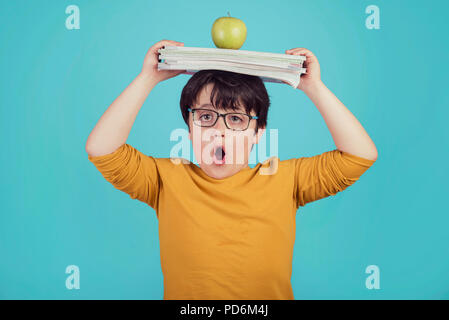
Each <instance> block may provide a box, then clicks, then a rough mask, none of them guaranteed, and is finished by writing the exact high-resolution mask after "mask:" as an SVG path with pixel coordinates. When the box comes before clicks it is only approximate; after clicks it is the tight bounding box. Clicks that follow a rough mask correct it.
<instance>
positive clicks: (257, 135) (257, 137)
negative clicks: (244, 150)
mask: <svg viewBox="0 0 449 320" xmlns="http://www.w3.org/2000/svg"><path fill="white" fill-rule="evenodd" d="M265 129H266V128H259V129H258V130H257V133H256V132H254V136H253V143H259V140H260V138H262V136H263V134H264V133H265Z"/></svg>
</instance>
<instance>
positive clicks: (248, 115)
mask: <svg viewBox="0 0 449 320" xmlns="http://www.w3.org/2000/svg"><path fill="white" fill-rule="evenodd" d="M196 110H206V111H212V112H214V113H216V114H217V118H216V119H215V122H214V123H213V124H212V125H210V126H202V125H197V124H196V123H195V121H193V124H195V125H197V126H199V127H201V128H209V127H213V126H215V124H216V123H217V121H218V119H219V118H220V117H223V121H224V123H225V126H226V128H228V129H229V130H233V131H245V130H248V128H249V124H250V123H251V120H253V119H259V117H257V116H252V115H250V114H246V113H241V112H228V113H220V112H217V111H215V110H211V109H205V108H194V109H192V108H190V107H189V108H187V111H189V112H192V114H193V116H195V111H196ZM228 114H241V115H244V116H247V117H249V121H248V125H247V126H246V128H245V129H241V130H238V129H231V128H229V126H228V123H227V121H226V116H227V115H228Z"/></svg>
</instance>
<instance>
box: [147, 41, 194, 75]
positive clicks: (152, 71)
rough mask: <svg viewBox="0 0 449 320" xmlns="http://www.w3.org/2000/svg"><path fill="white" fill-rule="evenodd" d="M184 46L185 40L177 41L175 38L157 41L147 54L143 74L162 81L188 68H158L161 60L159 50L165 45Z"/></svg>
mask: <svg viewBox="0 0 449 320" xmlns="http://www.w3.org/2000/svg"><path fill="white" fill-rule="evenodd" d="M166 45H170V46H184V43H183V42H177V41H173V40H161V41H159V42H156V43H155V44H154V45H153V46H152V47H151V48H150V49H149V50H148V52H147V54H146V55H145V59H144V62H143V67H142V71H141V72H140V74H141V75H143V76H148V77H150V78H152V79H154V80H155V81H156V82H158V83H159V82H161V81H164V80H167V79H170V78H173V77H175V76H177V75H179V74H181V73H183V72H185V71H186V70H158V69H157V64H158V62H159V53H158V52H157V51H158V50H159V49H160V48H162V47H163V46H166Z"/></svg>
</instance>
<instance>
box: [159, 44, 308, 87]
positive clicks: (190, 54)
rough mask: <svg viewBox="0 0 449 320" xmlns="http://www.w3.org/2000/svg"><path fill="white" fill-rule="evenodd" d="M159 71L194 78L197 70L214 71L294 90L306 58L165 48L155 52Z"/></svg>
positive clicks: (234, 51) (244, 52)
mask: <svg viewBox="0 0 449 320" xmlns="http://www.w3.org/2000/svg"><path fill="white" fill-rule="evenodd" d="M158 53H159V61H160V62H159V63H158V70H185V71H184V72H183V74H190V75H193V74H195V73H196V72H198V71H200V70H207V69H215V70H223V71H231V72H237V73H243V74H248V75H253V76H258V77H260V78H261V79H262V81H265V82H277V83H283V81H285V82H287V83H288V84H289V85H291V86H292V87H293V88H295V89H296V88H297V87H298V85H299V83H300V81H301V75H302V74H304V73H307V68H303V64H304V61H306V57H305V56H296V55H290V54H283V53H271V52H259V51H248V50H234V49H220V48H200V47H184V46H165V47H163V48H160V49H159V50H158Z"/></svg>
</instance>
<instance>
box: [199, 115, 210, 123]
mask: <svg viewBox="0 0 449 320" xmlns="http://www.w3.org/2000/svg"><path fill="white" fill-rule="evenodd" d="M211 118H212V116H211V115H210V114H203V115H201V116H200V119H201V120H204V121H208V120H210V119H211Z"/></svg>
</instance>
